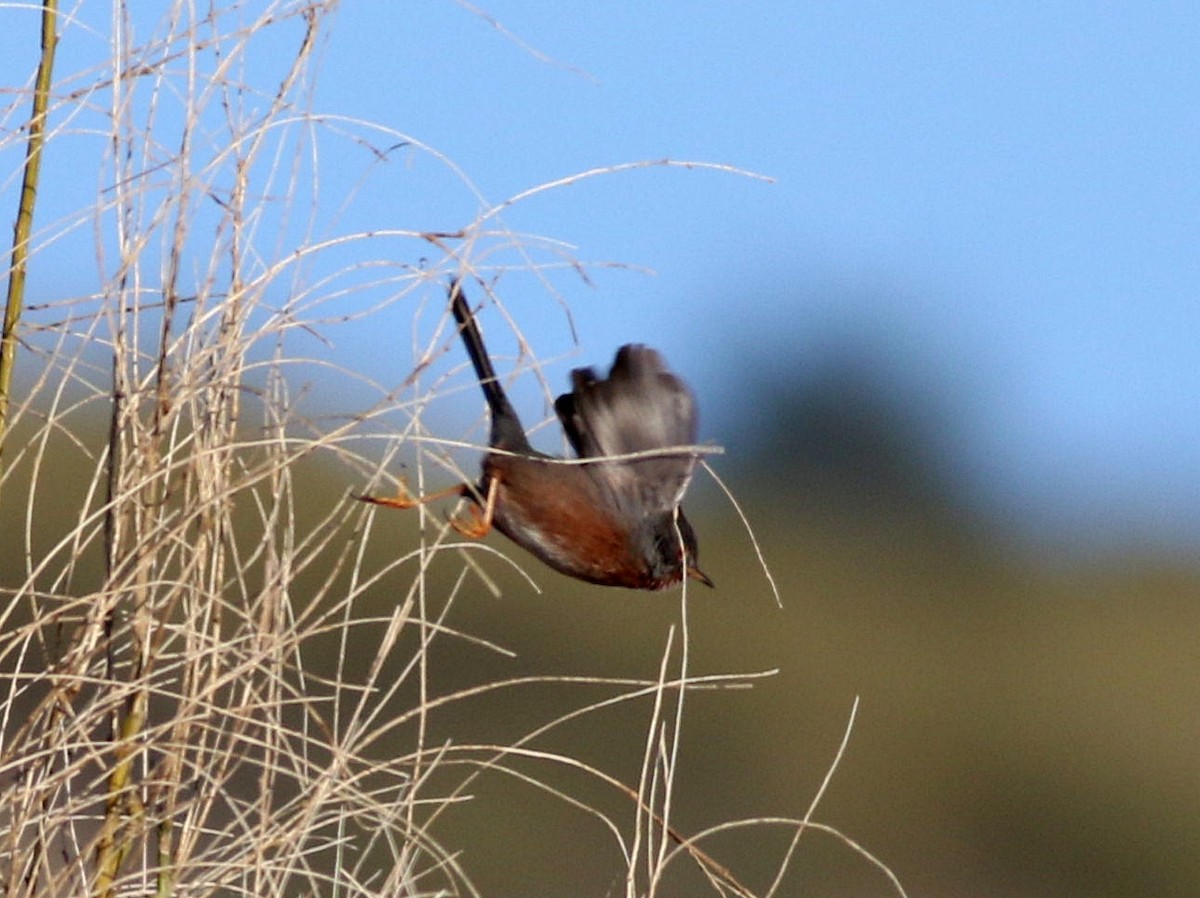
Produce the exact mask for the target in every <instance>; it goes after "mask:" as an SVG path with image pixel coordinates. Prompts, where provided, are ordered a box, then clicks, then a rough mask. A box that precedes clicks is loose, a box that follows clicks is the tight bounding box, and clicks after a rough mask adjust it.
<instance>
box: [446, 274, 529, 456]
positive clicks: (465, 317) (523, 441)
mask: <svg viewBox="0 0 1200 898" xmlns="http://www.w3.org/2000/svg"><path fill="white" fill-rule="evenodd" d="M450 310H451V311H452V312H453V313H454V320H455V321H457V322H458V332H459V333H460V334H461V335H462V338H463V343H465V344H466V346H467V355H468V356H470V357H471V364H472V365H474V366H475V376H476V377H478V378H479V387H480V389H482V390H483V397H484V399H486V400H487V404H488V410H489V411H490V412H491V415H492V434H491V437H490V439H489V440H488V443H489V444H490V445H491V446H493V447H494V448H498V449H508V450H510V451H512V452H524V451H531V450H532V447H531V446H530V445H529V440H528V439H527V438H526V437H525V428H524V427H522V426H521V419H520V418H518V417H517V412H516V409H514V408H513V407H512V403H510V402H509V401H508V396H507V394H505V392H504V387H503V386H501V385H500V380H499V378H497V377H496V369H495V368H493V367H492V359H491V357H490V356H489V355H488V351H487V347H486V346H484V345H483V335H482V334H481V333H479V325H478V324H476V323H475V315H474V314H473V313H472V312H471V307H470V306H469V305H468V304H467V298H466V296H465V294H464V293H463V289H462V281H460V280H458V279H457V278H456V279H455V280H453V281H451V282H450Z"/></svg>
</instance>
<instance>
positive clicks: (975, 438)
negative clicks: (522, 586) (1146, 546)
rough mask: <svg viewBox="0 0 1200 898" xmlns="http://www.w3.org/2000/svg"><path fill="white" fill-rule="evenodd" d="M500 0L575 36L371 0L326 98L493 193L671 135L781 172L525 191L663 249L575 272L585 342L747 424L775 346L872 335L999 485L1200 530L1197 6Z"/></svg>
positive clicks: (600, 254) (612, 232) (999, 489)
mask: <svg viewBox="0 0 1200 898" xmlns="http://www.w3.org/2000/svg"><path fill="white" fill-rule="evenodd" d="M486 10H487V12H488V13H489V14H490V15H492V16H493V17H495V19H497V20H498V21H500V22H501V23H502V24H503V25H504V26H505V27H506V28H508V29H509V30H510V31H511V32H513V33H514V34H515V35H517V36H518V37H520V38H521V39H522V40H524V41H526V42H528V43H529V44H531V45H532V46H534V47H536V48H537V49H538V50H540V51H542V52H543V53H545V54H547V55H548V56H550V57H552V58H553V59H554V60H556V61H558V62H559V63H561V65H554V64H547V63H546V62H543V61H539V60H538V59H536V58H534V57H533V56H532V55H531V54H529V53H527V52H525V51H524V50H523V49H522V48H521V47H520V46H518V45H517V44H516V43H515V42H513V41H510V40H507V39H505V37H503V36H502V35H501V34H499V33H498V32H497V31H496V30H494V29H493V28H491V27H489V25H488V24H487V23H486V22H485V21H483V20H481V19H480V18H478V17H476V16H474V15H472V14H471V13H470V12H469V11H468V10H467V9H464V8H462V7H458V6H455V5H454V4H450V3H445V2H438V0H424V2H421V3H416V4H405V5H404V7H403V9H402V11H401V8H400V7H399V6H397V7H396V9H395V11H394V12H391V13H385V12H381V7H380V5H378V4H345V5H344V6H343V7H342V9H341V11H340V13H339V16H338V20H337V23H336V25H335V31H334V33H333V37H332V40H331V43H330V46H329V52H328V55H327V57H326V63H325V65H324V68H323V71H322V77H323V81H322V90H321V93H320V97H321V98H322V99H323V100H325V102H326V103H328V104H333V103H336V104H337V105H339V106H352V107H354V108H355V109H356V110H358V111H359V112H360V114H362V115H363V116H364V117H369V118H372V119H375V120H383V121H390V122H395V123H396V124H397V125H398V126H399V127H401V128H403V129H404V130H406V131H409V132H415V133H416V134H418V135H419V136H420V137H421V139H423V140H426V141H427V142H429V143H431V144H433V145H435V146H437V147H438V148H439V149H440V150H442V151H444V152H445V153H447V154H448V155H449V156H451V157H452V158H453V159H454V160H455V161H456V162H457V163H458V164H460V165H461V166H463V167H464V168H465V169H466V170H467V171H468V172H469V173H470V174H471V176H472V178H473V179H474V180H475V182H476V183H477V184H478V185H480V187H481V189H482V190H483V191H484V192H485V193H486V194H487V195H488V197H489V198H492V199H496V200H498V199H500V198H502V197H504V196H506V195H508V194H510V193H515V192H517V191H519V190H521V189H524V188H526V187H529V186H531V185H533V184H537V183H540V182H542V181H546V180H550V179H552V178H556V177H559V176H563V175H567V174H570V173H572V172H575V171H580V170H585V169H588V168H591V167H593V166H598V165H605V164H609V163H614V162H623V161H630V160H638V159H656V158H660V157H670V158H672V159H700V160H709V161H714V162H722V163H729V164H732V165H736V166H739V167H743V168H746V169H751V170H754V171H757V172H761V173H763V174H766V175H769V176H771V177H773V178H775V179H776V180H775V183H774V184H763V183H758V182H754V181H750V180H745V179H741V178H737V177H734V176H728V175H718V174H712V173H698V172H680V171H668V170H649V171H640V172H634V173H631V174H627V175H620V176H615V177H612V178H605V179H602V180H601V181H599V182H593V183H591V184H588V185H587V186H586V187H582V188H577V189H576V188H572V189H569V190H565V191H562V192H559V193H554V194H550V195H548V196H547V197H545V198H544V199H542V200H539V201H537V202H536V203H533V204H531V205H530V206H529V207H528V208H522V209H521V210H520V211H519V212H514V213H513V214H511V215H510V216H508V219H509V223H510V224H512V225H513V226H514V227H519V228H529V229H530V230H533V231H536V232H538V233H542V234H552V235H555V236H559V237H562V238H563V239H566V240H569V241H571V242H572V243H574V244H575V245H577V246H578V247H579V248H580V249H579V255H580V256H581V257H582V258H585V259H618V260H623V261H626V262H630V263H633V264H637V265H644V266H647V267H649V268H651V269H653V270H654V271H655V272H656V275H655V276H653V277H645V276H642V275H640V274H636V273H628V272H603V273H601V274H600V275H598V276H597V278H596V284H597V288H596V289H594V290H592V289H589V288H586V287H583V285H581V284H578V283H577V282H576V283H572V282H571V281H570V279H560V281H559V282H558V283H560V284H561V286H562V289H563V290H564V291H565V292H566V293H567V295H568V296H569V297H570V299H571V301H572V303H573V306H574V309H575V312H576V314H577V315H578V316H579V321H580V324H581V333H582V335H583V336H582V341H583V347H582V352H581V354H582V356H583V357H584V358H585V359H587V360H596V361H606V360H607V358H608V353H609V352H611V347H613V346H615V345H617V344H618V343H621V342H626V341H630V340H644V341H647V342H652V343H655V344H656V345H659V346H662V347H663V348H664V350H666V352H667V354H668V358H669V359H670V360H671V362H672V364H674V365H675V366H676V367H678V368H679V369H680V370H682V371H684V372H686V374H687V376H688V377H689V378H690V379H691V380H692V381H693V382H694V384H695V387H696V388H697V390H698V392H699V393H700V395H701V396H702V397H703V400H702V401H703V402H704V409H705V411H706V413H707V414H706V415H705V421H706V424H707V425H708V426H706V428H705V431H706V436H709V437H713V438H717V439H720V438H721V431H722V428H724V427H727V426H728V425H729V424H730V423H731V421H732V420H733V416H734V414H735V413H740V412H743V411H744V409H745V407H746V404H747V400H746V397H745V396H744V395H741V393H740V391H739V383H740V382H743V381H741V380H740V378H741V375H743V374H745V373H747V372H746V370H745V369H747V368H755V367H763V366H762V363H761V362H759V361H758V359H759V358H760V357H761V356H760V354H763V355H765V356H767V357H775V358H784V359H787V358H791V359H793V360H794V363H795V365H796V366H797V367H798V369H799V370H804V366H805V364H806V362H808V361H810V360H811V358H812V356H813V355H814V354H815V355H819V354H820V352H821V346H822V344H823V342H827V341H830V340H832V341H833V342H835V343H846V342H848V343H851V344H853V343H855V342H856V341H861V342H862V343H863V344H864V345H865V346H867V347H868V348H870V347H878V348H879V349H880V351H882V352H884V353H894V354H895V364H896V366H897V367H898V368H900V369H903V370H904V371H907V372H909V373H910V374H912V375H913V386H914V388H918V389H919V388H922V387H925V388H933V389H945V390H946V392H947V394H948V395H949V397H950V404H951V406H952V409H953V414H954V416H955V418H954V420H953V421H951V422H950V428H951V430H952V431H955V432H954V433H953V434H952V437H953V438H954V439H955V440H956V445H957V446H958V447H960V448H961V449H962V451H963V453H964V459H965V461H964V464H965V467H966V469H967V471H968V473H970V474H972V475H974V476H975V477H976V478H977V480H976V483H977V484H978V485H977V487H976V489H977V490H978V494H979V495H980V496H981V497H984V498H985V499H986V500H987V501H989V502H990V503H992V504H993V505H994V506H996V507H998V508H1000V509H1001V510H1002V512H1003V513H1004V514H1006V515H1011V516H1013V517H1021V516H1025V515H1028V516H1029V519H1030V520H1031V521H1034V522H1036V523H1038V524H1039V525H1040V526H1042V527H1045V528H1048V529H1051V530H1054V529H1059V530H1064V531H1073V532H1076V533H1078V534H1079V535H1081V536H1082V537H1083V538H1084V539H1085V541H1086V539H1087V538H1088V537H1090V536H1097V537H1100V538H1104V539H1107V538H1117V539H1122V538H1124V537H1129V538H1131V539H1133V540H1135V541H1137V540H1148V541H1156V540H1158V539H1163V540H1166V541H1168V542H1175V543H1177V544H1178V542H1182V543H1183V544H1187V545H1192V546H1195V545H1197V544H1200V346H1198V343H1200V54H1198V53H1197V48H1198V47H1200V7H1197V6H1196V5H1195V4H1184V3H1178V4H1154V5H1146V4H1135V3H1118V4H1091V3H1086V4H1085V3H1053V4H1045V3H1020V2H1018V3H1007V4H962V3H927V2H917V3H905V4H896V3H844V4H824V3H792V2H761V3H748V4H705V3H664V4H643V3H606V4H568V5H565V6H564V5H556V6H549V5H545V4H537V3H521V2H502V3H492V4H489V5H488V6H486ZM389 17H390V20H389ZM352 47H355V48H357V52H351V51H350V48H352ZM571 67H575V68H578V69H582V70H583V71H585V72H587V73H588V74H589V75H590V76H592V78H594V79H595V80H592V79H590V78H588V77H584V76H582V75H580V74H578V73H577V72H575V71H573V70H572V68H571ZM343 79H350V80H352V81H355V82H358V83H363V84H368V83H374V84H377V85H378V86H379V88H380V89H379V90H366V91H358V92H354V93H353V95H352V96H351V97H349V98H348V97H347V95H346V94H343V93H342V90H343V87H342V85H343V84H344V81H343ZM335 98H336V99H335ZM318 105H320V103H319V104H318ZM457 220H458V219H455V218H453V217H451V219H450V222H449V223H451V224H452V223H454V222H455V221H457ZM539 302H540V301H539ZM542 308H543V309H544V308H545V307H544V306H542ZM547 324H548V326H550V327H559V326H560V324H561V323H560V322H556V321H554V320H553V316H550V318H549V319H548V321H547ZM548 339H551V338H548ZM559 339H561V335H560V336H559ZM1177 541H1178V542H1177Z"/></svg>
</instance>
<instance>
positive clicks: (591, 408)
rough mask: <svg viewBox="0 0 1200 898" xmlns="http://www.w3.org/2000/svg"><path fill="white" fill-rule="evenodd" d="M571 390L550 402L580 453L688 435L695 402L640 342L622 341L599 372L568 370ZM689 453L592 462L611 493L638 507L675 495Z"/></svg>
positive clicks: (672, 441)
mask: <svg viewBox="0 0 1200 898" xmlns="http://www.w3.org/2000/svg"><path fill="white" fill-rule="evenodd" d="M571 382H572V387H573V390H572V392H570V393H567V394H565V395H563V396H560V397H559V398H558V400H557V402H556V403H555V409H556V411H557V413H558V416H559V418H560V419H561V420H562V423H563V429H564V430H565V431H566V434H567V438H568V439H569V440H570V441H571V445H572V446H573V447H574V449H575V451H576V452H577V453H578V455H579V457H580V458H599V457H603V456H608V455H625V454H628V453H633V452H644V451H647V450H652V449H663V448H666V447H669V446H688V445H692V444H694V443H695V442H696V433H697V415H696V402H695V399H694V398H693V396H692V392H691V390H689V389H688V387H687V385H686V384H685V383H684V382H683V381H682V380H680V379H679V378H678V377H676V376H675V375H674V374H672V373H671V372H670V371H668V370H667V368H666V365H664V364H663V360H662V357H661V356H660V355H659V354H658V353H657V352H656V351H655V350H653V349H650V348H648V347H646V346H640V345H636V344H633V345H629V346H622V347H621V349H620V350H618V352H617V357H616V360H615V361H614V362H613V367H612V370H611V371H610V372H609V375H608V377H607V378H605V379H603V380H601V379H597V377H596V373H595V371H593V370H592V369H591V368H580V369H577V370H575V371H573V372H572V373H571ZM695 464H696V460H695V458H694V456H692V455H681V456H671V457H666V458H654V459H645V460H642V461H638V462H626V463H620V464H612V465H602V466H601V465H597V466H595V470H596V474H597V476H599V477H601V478H603V479H604V480H605V481H607V483H608V485H609V486H610V487H611V488H612V489H613V491H614V492H615V493H617V494H618V495H624V496H625V497H626V498H629V499H632V500H636V501H638V502H639V503H640V504H641V505H642V507H643V508H647V509H649V508H654V509H658V510H664V511H665V510H670V509H672V508H673V507H674V506H675V504H676V503H678V501H679V499H680V498H681V497H682V495H683V491H684V489H685V488H686V487H687V483H688V480H689V479H690V478H691V475H692V469H693V468H694V467H695Z"/></svg>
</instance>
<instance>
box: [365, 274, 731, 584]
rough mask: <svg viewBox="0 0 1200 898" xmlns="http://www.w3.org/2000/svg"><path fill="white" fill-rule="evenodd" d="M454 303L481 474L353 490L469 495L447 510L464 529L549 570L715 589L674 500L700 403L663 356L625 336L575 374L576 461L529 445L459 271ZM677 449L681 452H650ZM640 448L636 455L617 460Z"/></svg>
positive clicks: (570, 416) (689, 459)
mask: <svg viewBox="0 0 1200 898" xmlns="http://www.w3.org/2000/svg"><path fill="white" fill-rule="evenodd" d="M449 301H450V308H451V312H452V314H453V316H454V319H455V321H456V322H457V323H458V332H459V334H460V335H461V336H462V339H463V343H464V345H465V346H466V350H467V355H468V357H469V358H470V360H471V364H472V366H473V367H474V369H475V374H476V377H477V379H478V381H479V386H480V388H481V389H482V390H483V395H484V398H485V400H486V401H487V406H488V411H489V415H490V418H491V427H490V433H489V438H488V451H487V453H486V454H485V455H484V457H483V462H482V475H481V477H480V480H479V482H478V483H475V484H471V483H464V484H460V485H456V486H453V487H450V488H449V489H445V490H440V491H438V492H435V493H430V494H427V495H425V496H421V497H414V496H412V495H410V494H409V493H408V491H407V490H406V489H405V488H404V486H403V482H401V488H400V491H399V493H398V495H396V496H390V497H377V496H370V495H364V496H358V497H357V498H358V499H360V500H362V501H364V502H369V503H372V504H375V505H382V506H387V507H392V508H412V507H414V506H415V505H418V504H421V503H424V502H428V501H431V500H433V499H437V498H440V497H444V496H449V495H458V496H460V497H462V498H465V499H467V500H469V501H470V502H471V503H472V504H471V506H470V515H471V519H470V520H469V521H462V520H460V519H458V518H452V519H451V524H452V525H453V526H454V528H455V529H456V530H458V531H459V532H460V533H462V534H463V535H465V536H468V537H472V538H477V537H482V536H484V535H485V534H487V533H488V532H489V531H490V530H491V529H492V528H493V527H494V528H495V529H497V530H499V531H500V532H501V533H503V534H504V535H505V536H507V537H508V538H509V539H510V540H512V541H513V542H514V543H516V544H517V545H518V546H520V547H521V548H523V549H525V550H527V551H528V552H530V553H531V554H532V555H534V556H535V557H537V558H538V559H540V560H541V561H542V562H544V563H545V564H547V565H548V566H550V567H551V568H553V569H554V570H556V571H559V572H561V573H563V574H566V575H567V576H569V577H574V578H576V579H578V580H583V581H586V582H588V583H594V584H598V585H602V586H618V587H625V588H628V589H642V590H661V589H666V588H668V587H670V586H674V585H676V584H678V583H681V582H682V581H683V580H685V579H693V580H697V581H699V582H700V583H703V584H705V585H706V586H709V587H712V586H713V585H714V584H713V581H712V580H711V579H710V578H709V577H708V575H707V574H705V573H704V572H703V571H701V570H700V568H699V566H698V554H699V551H698V545H697V539H696V532H695V530H694V529H693V528H692V525H691V523H690V522H689V521H688V519H687V518H686V517H685V516H684V514H683V509H682V508H681V502H682V500H683V496H684V493H685V492H686V491H687V487H688V484H689V482H690V481H691V477H692V473H693V470H694V469H695V466H696V463H697V454H696V450H695V449H694V448H693V449H691V450H688V449H686V448H684V447H690V446H693V445H694V444H695V442H696V435H697V430H698V416H697V412H696V401H695V398H694V396H693V395H692V391H691V390H690V389H689V388H688V386H687V384H685V383H684V382H683V380H682V379H680V378H679V377H678V376H677V375H675V374H673V373H672V372H671V371H670V370H668V368H667V366H666V364H665V362H664V361H663V358H662V356H661V355H660V354H659V353H658V352H657V351H656V350H654V349H651V348H649V347H648V346H645V345H642V344H637V343H631V344H627V345H625V346H622V347H620V349H618V350H617V353H616V358H615V359H614V360H613V364H612V367H611V369H610V370H609V372H608V376H607V377H599V376H597V374H596V372H595V370H594V369H592V368H590V367H586V368H576V369H575V370H573V371H572V372H571V376H570V377H571V390H570V392H568V393H564V394H563V395H561V396H559V397H558V398H557V399H556V400H555V403H554V410H555V413H556V415H557V417H558V419H559V421H560V422H561V424H562V427H563V431H564V434H565V435H566V438H567V441H568V442H569V443H570V445H571V448H572V449H573V450H574V451H575V454H576V456H577V457H578V459H579V461H575V462H574V463H564V460H563V459H560V458H556V457H555V456H551V455H547V454H545V453H542V452H539V451H538V450H536V449H534V448H533V446H532V445H531V444H530V442H529V438H528V437H527V436H526V435H525V428H524V427H523V426H522V425H521V419H520V417H519V416H518V415H517V412H516V409H514V408H513V406H512V403H511V402H509V399H508V395H507V394H506V393H505V391H504V387H503V386H502V385H501V383H500V380H499V378H498V377H497V376H496V371H495V368H494V367H493V366H492V361H491V357H490V356H489V355H488V351H487V348H486V346H485V345H484V342H483V336H482V334H481V333H480V330H479V325H478V323H477V322H476V320H475V314H474V313H473V312H472V310H471V307H470V305H469V304H468V302H467V299H466V296H465V294H464V291H463V289H462V283H461V280H459V279H457V278H456V279H454V280H453V281H452V282H451V284H450V288H449ZM675 448H678V449H679V451H678V452H658V453H656V450H669V449H675ZM634 453H645V455H644V456H642V457H637V458H614V457H615V456H629V455H632V454H634Z"/></svg>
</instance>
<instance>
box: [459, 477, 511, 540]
mask: <svg viewBox="0 0 1200 898" xmlns="http://www.w3.org/2000/svg"><path fill="white" fill-rule="evenodd" d="M498 484H499V481H498V480H496V478H495V477H492V478H491V479H490V480H488V487H487V495H486V496H485V497H484V500H483V511H482V512H481V511H480V510H479V506H478V505H472V506H471V510H470V512H469V514H470V517H471V519H470V520H469V521H462V520H459V519H458V518H451V519H450V526H451V527H453V528H454V529H455V530H457V531H458V532H459V533H461V534H462V535H463V536H465V537H468V538H470V539H479V538H480V537H482V536H487V534H488V531H490V530H491V529H492V516H493V515H495V513H496V493H498V492H499V491H500V490H499V486H498Z"/></svg>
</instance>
